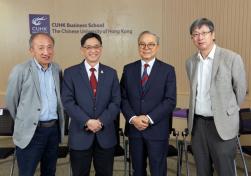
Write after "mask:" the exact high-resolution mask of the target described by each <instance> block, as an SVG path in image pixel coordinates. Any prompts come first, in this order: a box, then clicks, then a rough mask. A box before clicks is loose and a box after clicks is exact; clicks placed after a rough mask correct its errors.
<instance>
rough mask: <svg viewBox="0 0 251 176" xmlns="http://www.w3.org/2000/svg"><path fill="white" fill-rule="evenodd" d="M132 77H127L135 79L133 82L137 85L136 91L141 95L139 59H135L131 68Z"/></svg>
mask: <svg viewBox="0 0 251 176" xmlns="http://www.w3.org/2000/svg"><path fill="white" fill-rule="evenodd" d="M132 75H133V77H132V78H129V79H133V78H134V79H135V84H136V85H137V89H138V90H137V91H138V92H139V95H140V96H141V95H142V87H141V60H139V61H137V62H136V64H135V67H134V70H133V74H132Z"/></svg>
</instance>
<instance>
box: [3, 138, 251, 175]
mask: <svg viewBox="0 0 251 176" xmlns="http://www.w3.org/2000/svg"><path fill="white" fill-rule="evenodd" d="M9 143H10V139H7V138H0V144H1V146H2V145H4V146H5V145H8V144H9ZM171 143H173V144H174V143H175V142H174V141H173V140H171ZM183 158H184V157H183ZM245 158H246V161H247V166H248V169H249V175H251V157H250V156H247V155H245ZM167 160H168V176H176V175H177V158H176V157H170V158H167ZM236 161H237V172H238V175H239V176H242V175H244V172H243V165H242V162H241V158H240V155H239V154H237V158H236ZM11 163H12V157H9V158H7V159H3V160H0V176H8V175H9V173H10V168H11ZM182 165H183V166H182V173H181V175H182V176H183V175H184V176H185V175H186V165H185V161H184V159H183V162H182ZM189 166H190V175H191V176H194V175H196V174H195V164H194V160H193V157H192V155H190V154H189ZM127 167H128V165H127ZM14 175H15V176H17V175H18V174H17V168H16V166H15V169H14ZM35 175H36V176H38V175H39V168H38V169H37V172H36V174H35ZM56 175H57V176H68V175H69V156H67V157H66V158H62V159H59V160H58V164H57V173H56ZM91 175H94V171H93V169H92V171H91ZM113 175H114V176H125V172H124V157H122V156H121V157H115V163H114V174H113ZM126 175H128V169H127V174H126Z"/></svg>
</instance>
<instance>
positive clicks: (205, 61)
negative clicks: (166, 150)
mask: <svg viewBox="0 0 251 176" xmlns="http://www.w3.org/2000/svg"><path fill="white" fill-rule="evenodd" d="M190 35H191V39H192V41H193V43H194V45H195V46H196V47H197V49H198V52H197V53H195V54H194V55H193V56H192V57H190V58H189V59H188V60H187V61H186V70H187V75H188V79H189V81H190V105H189V117H188V126H189V131H190V132H191V134H192V149H193V152H194V158H195V162H196V166H197V175H199V176H212V175H213V166H214V168H215V170H216V171H217V173H218V175H220V176H226V175H227V176H234V175H235V174H234V159H235V153H236V141H235V137H236V136H237V135H238V130H239V109H240V104H241V103H242V102H243V101H244V98H245V95H246V91H247V86H246V76H245V70H244V64H243V61H242V59H241V57H240V56H239V55H238V54H236V53H234V52H232V51H230V50H227V49H223V48H220V47H219V46H217V45H216V44H215V32H214V24H213V23H212V21H210V20H209V19H206V18H200V19H197V20H195V21H194V22H193V23H192V25H191V27H190Z"/></svg>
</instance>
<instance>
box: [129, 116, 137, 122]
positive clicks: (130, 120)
mask: <svg viewBox="0 0 251 176" xmlns="http://www.w3.org/2000/svg"><path fill="white" fill-rule="evenodd" d="M135 117H136V116H132V117H131V118H130V119H129V124H132V123H131V122H132V119H133V118H135Z"/></svg>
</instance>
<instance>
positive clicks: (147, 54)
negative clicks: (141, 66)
mask: <svg viewBox="0 0 251 176" xmlns="http://www.w3.org/2000/svg"><path fill="white" fill-rule="evenodd" d="M138 45H139V47H138V51H139V55H140V57H141V58H142V59H143V60H144V61H146V62H149V61H150V60H152V59H153V58H155V57H156V54H157V52H158V50H159V45H158V44H157V38H156V37H155V36H154V35H152V34H148V33H145V34H143V35H142V36H141V37H140V39H139V43H138Z"/></svg>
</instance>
